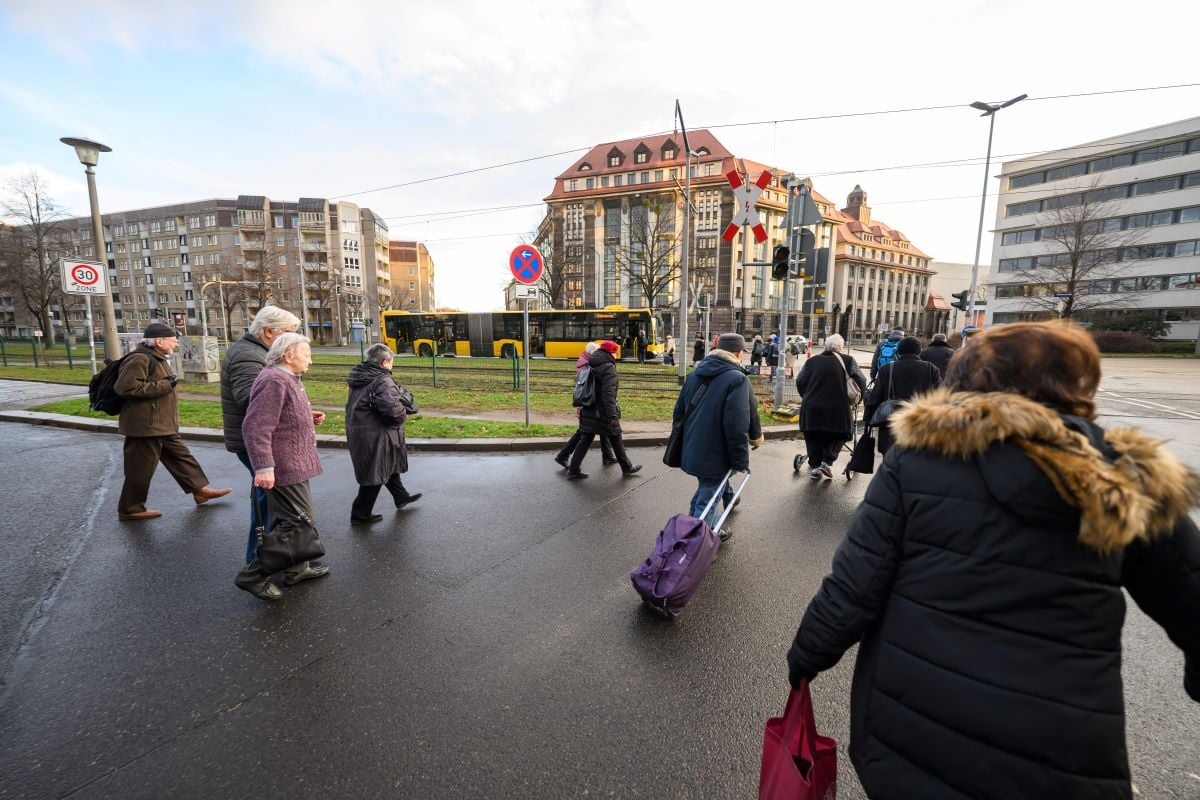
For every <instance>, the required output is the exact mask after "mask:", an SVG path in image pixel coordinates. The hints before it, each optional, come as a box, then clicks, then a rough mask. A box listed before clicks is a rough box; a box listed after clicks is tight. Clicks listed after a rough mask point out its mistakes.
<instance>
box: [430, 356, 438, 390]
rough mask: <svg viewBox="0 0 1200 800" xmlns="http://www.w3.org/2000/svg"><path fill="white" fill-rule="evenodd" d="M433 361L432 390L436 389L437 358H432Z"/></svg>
mask: <svg viewBox="0 0 1200 800" xmlns="http://www.w3.org/2000/svg"><path fill="white" fill-rule="evenodd" d="M431 360H432V361H433V388H435V389H436V388H437V356H434V357H433V358H432V359H431Z"/></svg>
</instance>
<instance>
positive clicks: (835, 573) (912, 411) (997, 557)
mask: <svg viewBox="0 0 1200 800" xmlns="http://www.w3.org/2000/svg"><path fill="white" fill-rule="evenodd" d="M815 360H816V359H814V361H815ZM1099 384H1100V352H1099V350H1098V349H1097V347H1096V343H1095V340H1094V339H1092V337H1091V336H1090V335H1089V334H1088V332H1087V331H1085V330H1082V329H1080V328H1076V327H1069V326H1067V325H1064V324H1062V323H1059V322H1038V323H1014V324H1010V325H1000V326H997V327H995V328H991V329H988V330H985V331H983V332H982V333H980V334H978V335H977V336H976V338H975V341H973V342H972V343H971V345H970V346H969V347H967V348H966V349H965V350H964V351H962V352H960V353H958V354H957V355H956V356H955V357H954V361H953V363H951V365H950V370H949V372H947V374H946V387H947V388H943V389H939V390H937V391H935V392H932V393H931V394H928V395H925V396H924V397H921V398H919V399H917V400H916V401H914V402H913V403H912V404H911V405H910V406H909V407H908V408H905V409H903V410H901V411H899V412H897V414H896V415H895V416H894V418H893V420H892V430H893V432H894V433H895V436H896V447H894V448H892V450H891V451H890V452H889V453H888V454H887V456H886V457H885V458H884V459H883V464H882V466H881V468H880V469H879V470H878V471H877V472H876V473H875V476H874V478H873V479H872V481H871V483H870V485H869V486H868V487H867V494H866V499H865V501H864V502H863V504H862V505H861V506H860V507H859V509H858V512H857V513H856V514H855V515H854V517H853V518H852V519H851V521H850V526H849V530H848V531H847V533H846V535H845V538H844V539H843V540H842V543H841V545H840V546H839V548H838V550H837V553H836V554H835V555H834V557H833V567H832V572H831V573H830V574H829V575H828V576H827V577H826V578H825V579H824V581H823V583H822V584H821V587H820V589H819V590H818V591H817V594H816V596H815V597H814V598H813V600H812V602H811V603H810V604H809V606H808V609H807V610H806V611H805V613H804V618H803V620H802V621H801V623H800V626H799V629H798V630H797V632H796V636H795V640H794V641H793V643H792V646H791V648H790V650H789V651H788V654H787V662H788V679H789V681H790V682H791V684H792V685H793V686H797V685H798V684H799V683H800V682H801V681H802V680H805V679H807V680H812V679H813V678H814V677H815V676H817V675H818V674H819V673H822V672H825V671H826V670H828V669H830V668H832V667H833V666H834V665H835V664H837V663H838V661H839V660H841V658H842V656H843V655H844V654H845V652H846V651H847V650H848V649H849V648H850V647H851V646H853V645H855V644H858V660H857V662H856V664H855V666H854V679H853V686H852V689H851V692H850V732H851V733H850V747H849V753H850V760H851V761H852V762H853V764H854V767H855V770H856V771H857V772H858V777H859V778H860V779H861V781H862V786H863V789H864V790H865V791H866V794H867V795H868V796H870V797H872V798H877V800H890V798H918V797H919V798H927V797H934V798H942V797H955V798H967V797H996V798H1017V797H1022V798H1027V797H1061V798H1068V797H1069V798H1085V797H1086V798H1131V797H1132V796H1133V789H1132V787H1131V785H1130V774H1129V757H1128V750H1127V747H1126V722H1125V701H1124V688H1123V686H1122V674H1121V666H1122V665H1121V660H1122V659H1121V652H1122V636H1121V634H1122V626H1123V623H1124V621H1125V618H1126V594H1127V595H1128V597H1130V598H1132V599H1133V601H1134V602H1136V603H1137V604H1138V606H1139V607H1140V608H1141V609H1142V611H1143V612H1145V613H1146V615H1148V616H1149V617H1150V618H1151V619H1153V620H1154V621H1155V622H1156V623H1158V625H1160V626H1161V627H1162V628H1163V629H1164V630H1165V632H1166V634H1167V638H1169V639H1170V641H1171V642H1172V643H1173V644H1174V646H1175V647H1177V648H1179V650H1181V651H1182V655H1183V658H1182V659H1180V660H1179V662H1177V663H1180V673H1181V675H1180V677H1181V678H1182V681H1181V682H1182V686H1179V684H1175V685H1174V686H1172V687H1170V689H1169V691H1168V694H1167V695H1166V696H1164V697H1160V698H1155V700H1156V702H1158V703H1159V704H1161V707H1162V708H1163V709H1172V708H1177V707H1178V703H1179V702H1180V701H1183V700H1184V693H1185V692H1186V694H1187V695H1188V696H1189V697H1191V699H1192V700H1194V701H1196V702H1200V625H1198V624H1197V620H1200V580H1198V578H1200V531H1198V530H1197V528H1196V525H1195V523H1194V522H1193V521H1192V519H1191V518H1190V517H1189V510H1190V509H1193V508H1194V507H1195V506H1196V505H1197V502H1198V501H1200V476H1198V475H1197V474H1196V473H1195V472H1194V471H1193V470H1191V469H1189V468H1188V467H1186V466H1185V465H1184V464H1183V463H1181V462H1180V461H1179V459H1178V458H1177V457H1176V456H1174V455H1173V454H1172V453H1171V452H1170V451H1169V450H1168V449H1167V448H1166V447H1165V446H1164V443H1163V442H1162V441H1159V440H1155V439H1152V438H1150V437H1148V436H1146V435H1145V434H1143V433H1141V432H1140V431H1138V430H1136V429H1133V428H1126V429H1123V430H1109V431H1105V430H1104V429H1102V428H1101V427H1099V426H1098V425H1097V424H1096V423H1095V421H1094V420H1095V417H1096V406H1095V393H1096V389H1097V387H1098V386H1099ZM1162 644H1163V646H1168V645H1167V642H1166V640H1165V639H1164V640H1163V641H1162ZM1125 677H1126V678H1127V679H1129V681H1133V682H1136V681H1138V680H1139V679H1140V677H1141V676H1140V675H1139V672H1138V670H1136V669H1134V670H1130V671H1129V672H1127V673H1126V675H1125ZM828 689H829V691H837V687H836V686H833V685H830V686H829V687H828ZM1180 689H1182V690H1183V691H1180ZM1193 718H1194V716H1193ZM1148 735H1151V736H1153V733H1149V734H1148Z"/></svg>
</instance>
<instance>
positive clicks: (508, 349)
mask: <svg viewBox="0 0 1200 800" xmlns="http://www.w3.org/2000/svg"><path fill="white" fill-rule="evenodd" d="M500 357H501V358H516V357H517V348H515V347H513V346H512V345H511V344H505V345H501V346H500Z"/></svg>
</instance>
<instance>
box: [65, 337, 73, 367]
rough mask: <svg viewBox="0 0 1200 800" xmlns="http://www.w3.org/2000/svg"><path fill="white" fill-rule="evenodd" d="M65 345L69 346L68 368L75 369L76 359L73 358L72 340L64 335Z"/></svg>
mask: <svg viewBox="0 0 1200 800" xmlns="http://www.w3.org/2000/svg"><path fill="white" fill-rule="evenodd" d="M63 346H65V347H66V348H67V369H75V361H74V360H73V359H72V358H71V340H70V339H67V338H66V337H64V338H63Z"/></svg>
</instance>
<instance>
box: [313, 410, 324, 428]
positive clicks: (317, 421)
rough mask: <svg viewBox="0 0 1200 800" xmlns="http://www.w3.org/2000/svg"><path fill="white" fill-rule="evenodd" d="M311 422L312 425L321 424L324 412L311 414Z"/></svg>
mask: <svg viewBox="0 0 1200 800" xmlns="http://www.w3.org/2000/svg"><path fill="white" fill-rule="evenodd" d="M312 421H313V425H320V424H321V423H322V422H324V421H325V412H324V411H314V412H312Z"/></svg>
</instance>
